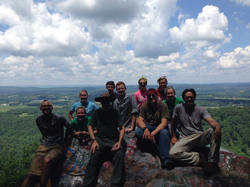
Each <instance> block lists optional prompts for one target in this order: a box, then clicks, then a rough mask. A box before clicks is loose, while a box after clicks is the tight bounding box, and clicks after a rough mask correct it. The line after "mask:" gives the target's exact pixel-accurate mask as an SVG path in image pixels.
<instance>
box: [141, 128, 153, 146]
mask: <svg viewBox="0 0 250 187" xmlns="http://www.w3.org/2000/svg"><path fill="white" fill-rule="evenodd" d="M142 138H144V139H147V140H151V141H152V142H154V143H155V136H154V135H152V134H150V132H149V130H148V129H145V131H144V133H143V137H142Z"/></svg>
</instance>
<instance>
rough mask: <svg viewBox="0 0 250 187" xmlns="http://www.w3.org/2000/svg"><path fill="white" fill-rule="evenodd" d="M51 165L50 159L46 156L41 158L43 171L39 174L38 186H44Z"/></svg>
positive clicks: (48, 176) (49, 173)
mask: <svg viewBox="0 0 250 187" xmlns="http://www.w3.org/2000/svg"><path fill="white" fill-rule="evenodd" d="M51 165H52V159H51V158H50V157H48V156H46V157H45V158H44V160H43V171H42V175H41V185H40V187H46V186H47V183H48V180H49V178H50V175H51Z"/></svg>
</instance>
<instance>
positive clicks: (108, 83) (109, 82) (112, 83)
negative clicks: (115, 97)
mask: <svg viewBox="0 0 250 187" xmlns="http://www.w3.org/2000/svg"><path fill="white" fill-rule="evenodd" d="M108 85H112V86H114V87H115V83H114V81H108V82H107V83H106V88H107V86H108Z"/></svg>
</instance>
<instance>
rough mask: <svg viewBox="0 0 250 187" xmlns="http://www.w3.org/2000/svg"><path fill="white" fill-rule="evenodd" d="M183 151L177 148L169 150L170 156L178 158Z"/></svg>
mask: <svg viewBox="0 0 250 187" xmlns="http://www.w3.org/2000/svg"><path fill="white" fill-rule="evenodd" d="M180 154H181V152H179V151H177V150H175V149H170V151H169V157H170V158H176V157H177V156H178V155H180Z"/></svg>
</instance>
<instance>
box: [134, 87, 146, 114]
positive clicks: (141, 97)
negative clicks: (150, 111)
mask: <svg viewBox="0 0 250 187" xmlns="http://www.w3.org/2000/svg"><path fill="white" fill-rule="evenodd" d="M134 96H135V100H136V102H137V104H138V109H140V108H141V107H142V105H143V104H144V103H146V102H147V101H148V98H147V90H146V91H145V92H142V91H141V90H139V91H137V92H135V94H134Z"/></svg>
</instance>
